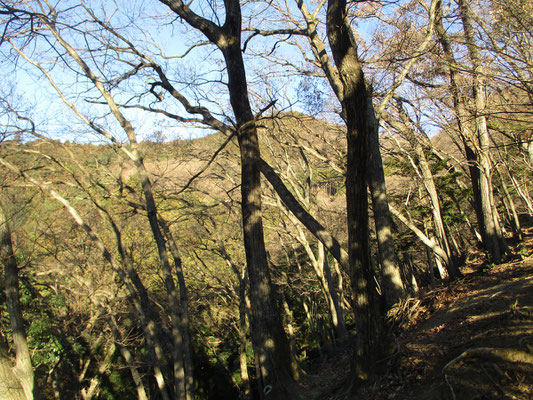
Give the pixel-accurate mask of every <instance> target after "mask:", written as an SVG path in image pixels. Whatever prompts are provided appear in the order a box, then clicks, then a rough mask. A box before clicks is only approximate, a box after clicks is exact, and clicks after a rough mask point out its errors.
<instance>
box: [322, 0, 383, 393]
mask: <svg viewBox="0 0 533 400" xmlns="http://www.w3.org/2000/svg"><path fill="white" fill-rule="evenodd" d="M326 25H327V34H328V39H329V42H330V46H331V51H332V53H333V58H334V60H335V64H336V66H337V69H338V71H339V74H340V78H341V81H342V83H343V111H344V118H345V121H346V126H347V143H348V144H347V146H348V149H347V157H348V158H347V170H346V203H347V219H348V255H349V261H350V275H351V280H352V287H353V292H354V313H355V316H356V319H355V324H356V331H357V339H356V341H357V343H356V349H355V352H354V358H353V364H352V368H353V374H354V376H353V378H354V384H355V387H357V386H358V385H359V384H360V383H361V382H364V381H366V380H368V378H369V376H370V374H371V370H372V366H373V364H374V361H375V360H376V357H377V356H378V351H377V350H378V344H379V333H380V331H381V329H380V326H381V318H380V314H379V308H380V307H378V301H379V299H378V296H377V292H376V288H375V283H374V271H373V268H372V264H371V261H370V249H369V226H368V200H367V166H368V162H367V156H368V144H369V138H370V136H371V135H372V133H373V130H374V129H375V117H374V110H373V106H372V102H371V96H370V93H369V91H368V89H367V87H366V84H365V78H364V74H363V70H362V67H361V63H360V61H359V58H358V56H357V49H356V47H355V43H353V42H352V40H351V32H350V29H351V28H350V26H349V25H348V23H347V16H346V0H329V2H328V10H327V23H326Z"/></svg>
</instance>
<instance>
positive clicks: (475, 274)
mask: <svg viewBox="0 0 533 400" xmlns="http://www.w3.org/2000/svg"><path fill="white" fill-rule="evenodd" d="M528 233H529V235H528V239H527V241H526V242H524V243H522V245H521V246H522V247H521V253H522V257H521V258H520V259H515V260H513V261H510V262H508V263H505V264H501V265H498V266H495V267H493V268H490V269H488V268H487V267H483V266H481V268H479V267H480V266H479V265H478V266H476V267H475V268H470V270H468V269H467V270H465V271H464V272H465V277H464V278H462V279H460V280H457V281H455V282H452V283H450V284H449V285H443V286H441V287H438V288H435V289H433V290H431V291H428V292H427V293H425V294H423V295H421V296H419V298H417V299H411V301H410V302H409V303H408V304H407V305H406V307H405V309H404V315H403V318H400V320H399V322H398V324H399V327H398V329H397V330H396V342H397V345H398V352H397V353H396V354H395V355H394V356H393V357H391V358H390V359H389V360H387V362H386V373H385V374H383V375H381V377H380V378H379V380H378V381H376V382H374V384H373V385H372V386H371V387H367V388H364V389H362V390H360V391H359V393H358V394H357V397H356V398H357V399H358V400H370V399H372V400H381V399H383V400H385V399H386V400H389V399H402V400H403V399H406V400H407V399H413V400H417V399H424V400H425V399H429V400H433V399H434V400H440V399H442V400H444V399H452V400H453V399H456V400H463V399H464V400H483V399H520V400H522V399H533V229H530V231H529V232H528ZM474 269H475V271H474ZM479 271H481V272H479ZM349 360H350V355H349V352H346V353H344V354H342V355H339V356H338V358H337V359H336V360H335V361H333V362H326V363H324V365H323V374H321V375H322V376H324V375H329V376H331V379H332V384H333V383H335V384H336V385H337V390H335V391H333V392H330V394H329V395H327V396H326V395H324V396H323V397H322V398H324V399H330V400H339V399H346V395H345V394H343V393H342V392H343V390H342V389H340V387H341V385H340V384H339V382H343V379H346V378H347V376H348V375H347V373H348V372H349Z"/></svg>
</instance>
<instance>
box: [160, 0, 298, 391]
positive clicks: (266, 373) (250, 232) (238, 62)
mask: <svg viewBox="0 0 533 400" xmlns="http://www.w3.org/2000/svg"><path fill="white" fill-rule="evenodd" d="M161 1H162V3H164V4H167V5H168V6H169V7H170V8H171V9H172V10H173V11H175V12H176V13H177V14H178V15H179V16H180V17H182V18H183V19H184V20H185V21H186V22H187V23H188V24H189V25H191V26H192V27H193V28H196V29H198V30H199V31H201V32H202V33H203V34H204V35H205V36H206V37H207V38H208V39H209V40H210V41H211V42H212V43H213V44H215V45H216V46H217V47H218V48H219V49H220V51H221V52H222V54H223V56H224V61H225V63H226V71H227V74H228V90H229V96H230V102H231V106H232V109H233V113H234V115H235V119H236V122H237V138H238V142H239V149H240V156H241V197H242V198H241V210H242V225H243V237H244V249H245V253H246V265H247V270H248V277H249V282H250V301H251V305H252V307H251V336H252V344H253V347H254V352H255V356H256V360H257V363H258V364H259V365H258V366H259V368H258V371H259V374H260V376H259V377H258V378H259V379H258V383H259V388H260V393H261V396H262V397H266V398H268V399H294V398H297V395H298V387H297V384H296V381H295V378H297V376H295V375H296V374H297V371H295V370H294V368H293V365H292V364H291V357H290V349H289V342H288V340H287V337H286V334H285V331H284V329H283V325H282V322H281V314H280V312H279V310H278V307H277V306H276V303H275V301H274V293H273V292H272V284H271V280H270V274H269V270H268V262H267V255H266V249H265V242H264V234H263V223H262V211H261V175H260V173H261V171H260V162H261V154H260V150H259V140H258V137H257V129H256V126H255V122H254V115H253V113H252V109H251V106H250V101H249V98H248V85H247V81H246V73H245V68H244V62H243V58H242V53H241V23H242V16H241V8H240V3H239V1H238V0H225V1H224V6H225V14H226V20H225V22H224V25H223V26H221V27H219V26H217V25H216V24H214V23H213V22H211V21H209V20H206V19H205V18H203V17H200V16H199V15H196V14H195V13H193V12H192V11H191V10H190V9H189V7H188V6H187V5H185V4H184V3H183V2H182V1H169V0H161Z"/></svg>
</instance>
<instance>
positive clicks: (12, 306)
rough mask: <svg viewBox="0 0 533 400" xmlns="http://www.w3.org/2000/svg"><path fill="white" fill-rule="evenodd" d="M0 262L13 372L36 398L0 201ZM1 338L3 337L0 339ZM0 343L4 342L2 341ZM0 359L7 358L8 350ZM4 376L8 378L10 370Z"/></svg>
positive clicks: (8, 233) (27, 393)
mask: <svg viewBox="0 0 533 400" xmlns="http://www.w3.org/2000/svg"><path fill="white" fill-rule="evenodd" d="M0 262H1V263H2V264H3V265H4V290H5V296H6V302H7V310H8V313H9V321H10V323H11V336H12V339H13V344H14V346H15V359H16V363H15V367H14V368H13V370H12V373H13V374H14V376H15V377H16V379H17V381H18V382H19V385H20V386H21V387H22V389H23V392H24V396H25V398H26V399H28V400H30V399H34V398H37V397H38V396H37V388H36V387H35V382H34V376H33V367H32V365H31V356H30V350H29V348H28V342H27V340H26V329H25V328H24V318H23V316H22V310H21V308H20V297H19V288H18V266H17V262H16V259H15V254H14V252H13V243H12V241H11V230H10V228H9V221H8V218H7V215H6V214H5V211H4V208H3V206H2V204H0ZM0 340H3V339H2V338H0ZM2 345H3V344H2ZM5 353H6V354H5V355H3V357H2V358H4V357H5V358H6V360H5V361H6V365H5V367H7V364H8V363H9V362H8V358H7V351H6V352H5ZM4 373H5V374H8V375H7V376H6V377H7V378H8V379H10V378H9V373H8V372H7V371H4Z"/></svg>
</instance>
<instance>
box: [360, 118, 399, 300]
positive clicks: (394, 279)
mask: <svg viewBox="0 0 533 400" xmlns="http://www.w3.org/2000/svg"><path fill="white" fill-rule="evenodd" d="M368 154H369V157H368V183H369V187H370V194H371V196H372V210H373V211H374V223H375V224H376V236H377V241H378V250H379V251H378V254H379V260H380V264H381V283H382V285H383V294H384V298H385V304H386V307H387V308H390V306H392V305H393V304H394V303H396V302H397V301H398V300H400V298H401V297H402V296H403V295H404V294H405V292H406V289H405V284H404V282H403V281H402V276H401V268H400V260H399V259H398V255H397V253H396V249H395V248H394V238H393V237H392V218H391V215H390V210H389V202H388V199H387V188H386V186H385V173H384V171H383V161H382V159H381V152H380V149H379V132H378V126H377V122H376V126H375V127H374V129H373V130H372V132H371V135H370V136H369V152H368Z"/></svg>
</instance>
